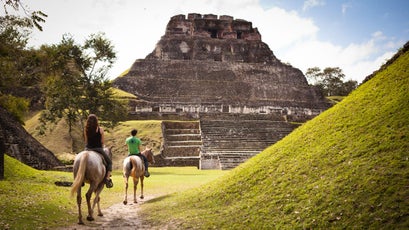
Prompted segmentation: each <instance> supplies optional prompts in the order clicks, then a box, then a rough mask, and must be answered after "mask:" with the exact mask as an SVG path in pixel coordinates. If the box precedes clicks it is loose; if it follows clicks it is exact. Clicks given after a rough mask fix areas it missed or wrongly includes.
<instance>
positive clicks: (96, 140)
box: [84, 114, 113, 188]
mask: <svg viewBox="0 0 409 230" xmlns="http://www.w3.org/2000/svg"><path fill="white" fill-rule="evenodd" d="M84 137H85V144H86V145H85V150H92V151H95V152H98V153H100V154H101V155H102V157H104V159H105V162H106V163H107V165H106V169H107V173H106V178H105V184H106V186H107V188H111V187H112V186H113V183H112V180H111V171H112V160H111V158H110V157H109V156H108V155H107V153H106V152H105V151H104V148H103V146H104V129H103V128H102V127H100V126H99V125H98V118H97V116H96V115H95V114H90V115H89V116H88V119H87V122H86V125H85V129H84Z"/></svg>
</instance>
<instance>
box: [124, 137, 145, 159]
mask: <svg viewBox="0 0 409 230" xmlns="http://www.w3.org/2000/svg"><path fill="white" fill-rule="evenodd" d="M125 144H127V145H128V153H129V154H130V155H133V154H138V153H139V146H140V145H141V144H142V141H141V139H139V138H137V137H135V136H131V137H128V138H126V141H125Z"/></svg>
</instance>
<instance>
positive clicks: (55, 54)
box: [41, 34, 128, 132]
mask: <svg viewBox="0 0 409 230" xmlns="http://www.w3.org/2000/svg"><path fill="white" fill-rule="evenodd" d="M42 50H43V51H44V52H45V53H47V55H46V56H48V57H51V60H53V61H52V62H50V66H49V69H50V70H51V71H50V73H52V74H51V75H49V77H48V79H47V83H46V84H45V85H44V92H45V94H46V103H45V105H46V110H45V111H44V112H43V113H42V117H41V121H42V122H43V124H46V123H47V122H50V121H51V122H55V121H56V119H58V118H64V119H66V121H67V124H68V127H69V129H68V131H69V132H70V131H71V129H72V127H73V126H74V125H75V124H76V123H77V122H82V121H83V120H85V119H86V118H87V116H88V115H89V114H91V113H94V114H97V116H98V117H99V118H100V120H101V121H105V123H104V124H103V125H104V126H107V127H113V126H115V125H116V124H117V123H118V122H119V121H120V120H122V119H124V117H125V116H126V114H127V110H128V108H127V101H123V100H117V99H116V98H115V97H114V96H113V95H114V93H113V91H112V89H111V82H110V81H109V80H108V78H107V71H108V70H109V68H110V67H111V66H112V63H113V62H114V60H115V58H116V56H115V52H114V51H113V46H112V45H111V42H110V41H109V40H107V39H106V38H104V35H103V34H93V35H90V36H89V38H88V39H87V40H86V41H85V42H84V45H79V44H76V42H75V41H74V39H73V38H72V37H71V36H70V35H65V36H64V37H63V39H62V41H61V43H60V44H58V45H53V46H43V47H42Z"/></svg>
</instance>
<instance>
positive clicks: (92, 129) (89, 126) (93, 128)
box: [84, 114, 98, 142]
mask: <svg viewBox="0 0 409 230" xmlns="http://www.w3.org/2000/svg"><path fill="white" fill-rule="evenodd" d="M97 127H98V118H97V116H96V115H95V114H90V115H89V116H88V119H87V123H86V125H85V130H84V134H85V135H84V136H85V141H86V142H87V140H89V139H91V137H92V136H94V135H95V133H96V132H97Z"/></svg>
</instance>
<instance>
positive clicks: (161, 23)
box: [24, 0, 409, 82]
mask: <svg viewBox="0 0 409 230" xmlns="http://www.w3.org/2000/svg"><path fill="white" fill-rule="evenodd" d="M24 2H26V4H27V5H28V6H29V7H30V8H31V9H33V10H41V11H43V12H45V13H46V14H48V18H47V20H46V23H45V24H44V26H43V27H44V31H43V32H37V31H36V32H34V33H33V35H32V37H33V38H32V39H31V42H30V44H31V45H33V46H38V45H40V44H45V43H48V44H55V43H58V42H59V41H60V40H61V37H62V35H63V34H65V33H70V34H72V35H73V36H74V38H75V39H76V40H77V41H78V42H81V41H82V40H83V39H85V38H86V37H87V36H88V35H90V34H92V33H97V32H104V33H105V34H106V36H107V38H108V39H110V40H111V41H112V42H113V45H114V46H115V50H116V52H117V55H118V59H117V62H116V63H115V65H114V67H113V68H112V70H111V72H110V75H111V78H115V77H116V76H118V75H119V74H121V73H122V72H123V71H124V70H126V69H127V68H129V67H130V66H131V65H132V63H133V62H134V61H135V60H136V59H140V58H145V56H147V55H148V54H149V53H150V52H152V51H153V50H154V48H155V45H156V43H157V42H158V41H159V39H160V37H161V36H162V35H164V33H165V29H166V24H167V22H168V21H169V19H170V17H172V16H174V15H177V14H185V15H187V14H188V13H200V14H216V15H230V16H233V17H234V18H235V19H244V20H247V21H251V22H252V23H253V27H257V28H258V29H259V31H260V33H261V35H262V40H263V42H265V43H266V44H267V45H268V46H269V47H270V49H271V50H272V51H273V52H274V54H275V56H276V57H277V58H278V59H280V60H281V61H282V62H285V63H289V64H291V65H292V66H294V67H296V68H299V69H300V70H301V71H303V72H304V73H305V71H306V70H307V68H310V67H315V66H317V67H320V68H322V69H323V68H325V67H340V68H341V69H342V70H343V71H344V73H345V75H346V79H345V80H349V79H353V80H357V81H358V82H361V81H362V80H363V79H364V78H365V77H366V76H367V75H369V74H371V73H372V72H373V71H375V70H377V69H378V68H379V67H380V66H381V65H382V64H383V63H385V61H386V60H387V59H389V58H390V57H391V56H392V55H393V54H394V53H396V52H397V50H398V49H399V48H400V47H402V45H403V44H404V43H406V42H407V41H408V40H409V1H408V0H344V1H342V0H331V1H330V0H149V1H146V0H70V1H66V0H42V1H28V0H26V1H24Z"/></svg>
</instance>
